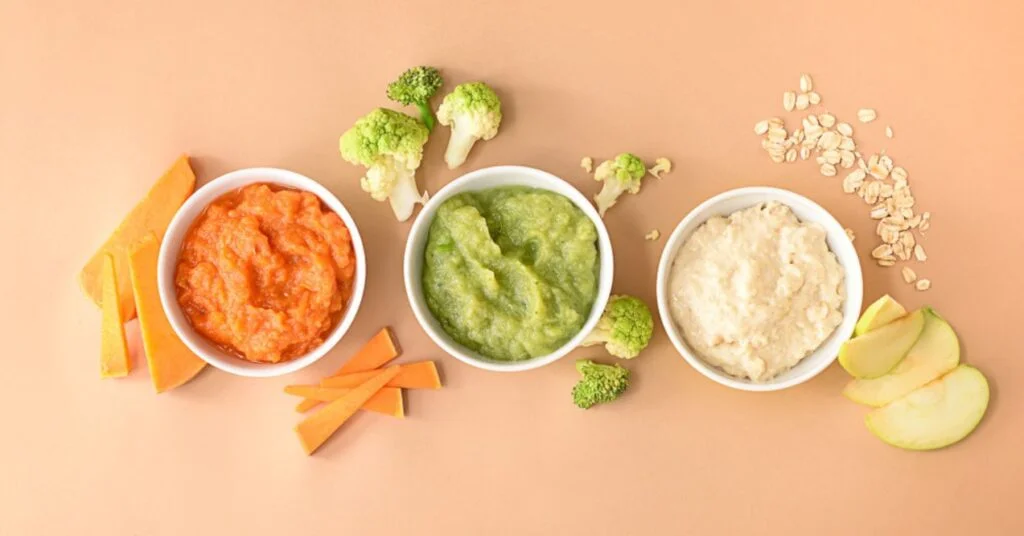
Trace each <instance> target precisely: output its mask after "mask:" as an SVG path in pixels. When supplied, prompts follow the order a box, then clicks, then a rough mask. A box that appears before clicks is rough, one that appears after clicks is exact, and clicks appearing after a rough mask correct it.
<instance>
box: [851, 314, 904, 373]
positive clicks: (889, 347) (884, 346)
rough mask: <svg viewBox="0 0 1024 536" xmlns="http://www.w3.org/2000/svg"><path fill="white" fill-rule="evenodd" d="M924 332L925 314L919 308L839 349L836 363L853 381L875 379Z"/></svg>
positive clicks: (898, 360)
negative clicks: (856, 379)
mask: <svg viewBox="0 0 1024 536" xmlns="http://www.w3.org/2000/svg"><path fill="white" fill-rule="evenodd" d="M922 329H924V311H922V310H921V309H918V310H916V311H914V312H913V313H910V314H909V315H907V316H904V317H903V318H900V319H899V320H896V321H894V322H890V323H888V324H886V325H884V326H882V327H880V328H878V329H875V330H873V331H869V332H867V333H865V334H864V335H861V336H860V337H854V338H852V339H850V340H848V341H846V342H844V343H843V346H841V347H840V348H839V364H840V365H842V366H843V368H844V369H846V372H849V373H850V374H852V375H853V377H854V378H877V377H879V376H881V375H883V374H885V373H886V372H889V371H890V370H892V369H893V367H895V366H896V365H897V364H898V363H899V362H900V360H901V359H903V356H905V355H907V352H908V351H909V350H910V348H911V347H912V346H914V343H915V342H917V338H918V337H919V336H920V335H921V330H922Z"/></svg>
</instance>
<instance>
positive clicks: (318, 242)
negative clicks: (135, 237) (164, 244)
mask: <svg viewBox="0 0 1024 536" xmlns="http://www.w3.org/2000/svg"><path fill="white" fill-rule="evenodd" d="M354 275H355V256H354V254H353V252H352V239H351V235H349V232H348V228H346V227H345V224H344V223H342V221H341V218H340V217H339V216H338V215H337V214H336V213H334V212H332V211H331V210H329V209H327V207H325V206H324V205H323V204H322V203H321V201H320V199H319V198H318V197H316V196H315V195H313V194H311V193H309V192H300V191H296V190H288V189H281V188H278V187H271V186H269V185H267V184H253V185H249V186H246V187H244V188H241V189H240V190H237V191H235V192H231V193H228V194H226V195H224V196H222V197H220V198H218V199H217V200H216V201H214V202H213V203H211V204H210V206H208V207H207V208H206V210H205V211H204V212H203V213H202V214H201V215H200V216H199V217H198V218H197V219H196V221H195V223H193V225H192V228H191V229H190V230H189V232H188V234H187V235H186V236H185V241H184V243H183V244H182V247H181V255H180V256H179V260H178V271H177V274H176V276H175V285H176V286H177V290H178V302H179V303H180V304H181V307H182V310H183V311H184V313H185V316H186V317H187V318H188V320H189V322H191V324H192V326H193V327H194V328H195V329H196V331H198V332H199V333H201V334H203V336H205V337H207V338H208V339H210V340H212V341H213V342H215V343H217V344H219V345H221V346H222V347H224V348H226V349H228V350H229V351H231V352H233V353H235V354H236V355H238V356H239V357H241V358H244V359H247V360H249V361H254V362H257V363H279V362H282V361H288V360H289V359H292V358H295V357H298V356H300V355H302V354H305V353H307V352H309V351H310V350H312V349H314V348H316V347H317V346H319V345H320V344H321V343H322V342H323V340H324V336H325V335H326V334H327V332H328V331H330V329H331V328H332V327H333V326H334V324H335V323H336V322H337V321H338V319H339V318H340V316H341V312H342V310H343V309H344V307H345V304H346V303H347V302H348V300H349V298H350V297H351V295H352V282H353V278H354Z"/></svg>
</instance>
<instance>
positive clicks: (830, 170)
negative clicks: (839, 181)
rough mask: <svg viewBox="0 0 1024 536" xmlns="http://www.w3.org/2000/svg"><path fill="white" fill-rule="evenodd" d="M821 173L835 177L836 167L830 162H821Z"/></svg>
mask: <svg viewBox="0 0 1024 536" xmlns="http://www.w3.org/2000/svg"><path fill="white" fill-rule="evenodd" d="M821 174H822V175H824V176H826V177H835V176H836V167H835V166H833V165H832V164H822V166H821Z"/></svg>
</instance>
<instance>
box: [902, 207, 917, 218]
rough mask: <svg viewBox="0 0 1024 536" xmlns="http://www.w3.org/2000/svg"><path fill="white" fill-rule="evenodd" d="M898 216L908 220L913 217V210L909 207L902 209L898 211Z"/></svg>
mask: <svg viewBox="0 0 1024 536" xmlns="http://www.w3.org/2000/svg"><path fill="white" fill-rule="evenodd" d="M900 215H901V216H903V217H904V218H906V219H908V220H909V219H910V218H913V217H914V209H912V208H910V207H903V208H901V209H900Z"/></svg>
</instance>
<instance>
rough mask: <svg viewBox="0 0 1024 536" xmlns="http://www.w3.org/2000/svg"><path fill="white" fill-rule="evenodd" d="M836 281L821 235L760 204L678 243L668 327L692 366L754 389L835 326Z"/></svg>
mask: <svg viewBox="0 0 1024 536" xmlns="http://www.w3.org/2000/svg"><path fill="white" fill-rule="evenodd" d="M843 277H844V274H843V268H842V266H841V265H840V264H839V261H838V260H837V259H836V256H835V254H834V253H832V252H831V251H829V249H828V244H827V243H826V241H825V229H824V228H822V227H821V226H820V225H817V224H815V223H804V222H801V221H800V220H799V219H797V217H796V215H795V214H794V213H793V210H792V209H790V208H789V207H788V206H786V205H783V204H781V203H777V202H774V201H773V202H766V203H761V204H758V205H755V206H753V207H750V208H747V209H744V210H739V211H737V212H734V213H732V214H730V215H729V216H727V217H721V216H718V217H714V218H711V219H709V220H708V221H706V222H705V223H703V224H702V225H701V226H700V227H698V228H697V229H696V230H695V231H694V232H693V234H692V235H691V236H690V237H689V238H688V239H687V240H686V242H685V243H683V245H682V247H681V248H680V249H679V252H678V253H677V254H676V258H675V263H674V264H673V265H672V271H671V273H670V275H669V286H670V288H671V293H672V294H671V303H670V306H671V311H672V319H673V320H674V321H675V323H676V324H677V325H678V326H679V327H680V329H681V330H682V333H683V337H684V338H685V339H686V342H687V343H688V344H689V345H690V347H691V348H692V349H693V350H694V352H695V353H696V354H697V355H698V356H700V358H701V359H703V360H704V361H706V362H707V363H709V364H711V365H714V366H716V367H718V368H720V369H722V370H724V371H725V372H726V373H728V374H730V375H732V376H736V377H739V378H749V379H750V380H753V381H755V382H763V381H767V380H770V379H771V378H773V377H775V376H777V375H779V374H781V373H783V372H785V371H787V370H789V369H790V368H792V367H793V366H795V365H796V364H797V363H799V362H800V361H801V360H802V359H803V358H805V357H807V356H808V355H809V354H810V353H811V352H813V351H814V350H815V349H817V348H818V346H821V344H822V343H823V342H825V340H826V339H828V337H829V336H830V335H831V334H832V332H833V331H835V329H836V327H838V326H839V324H840V323H842V320H843V315H842V313H841V311H840V308H841V307H842V304H843V300H844V297H845V290H844V287H843Z"/></svg>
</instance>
